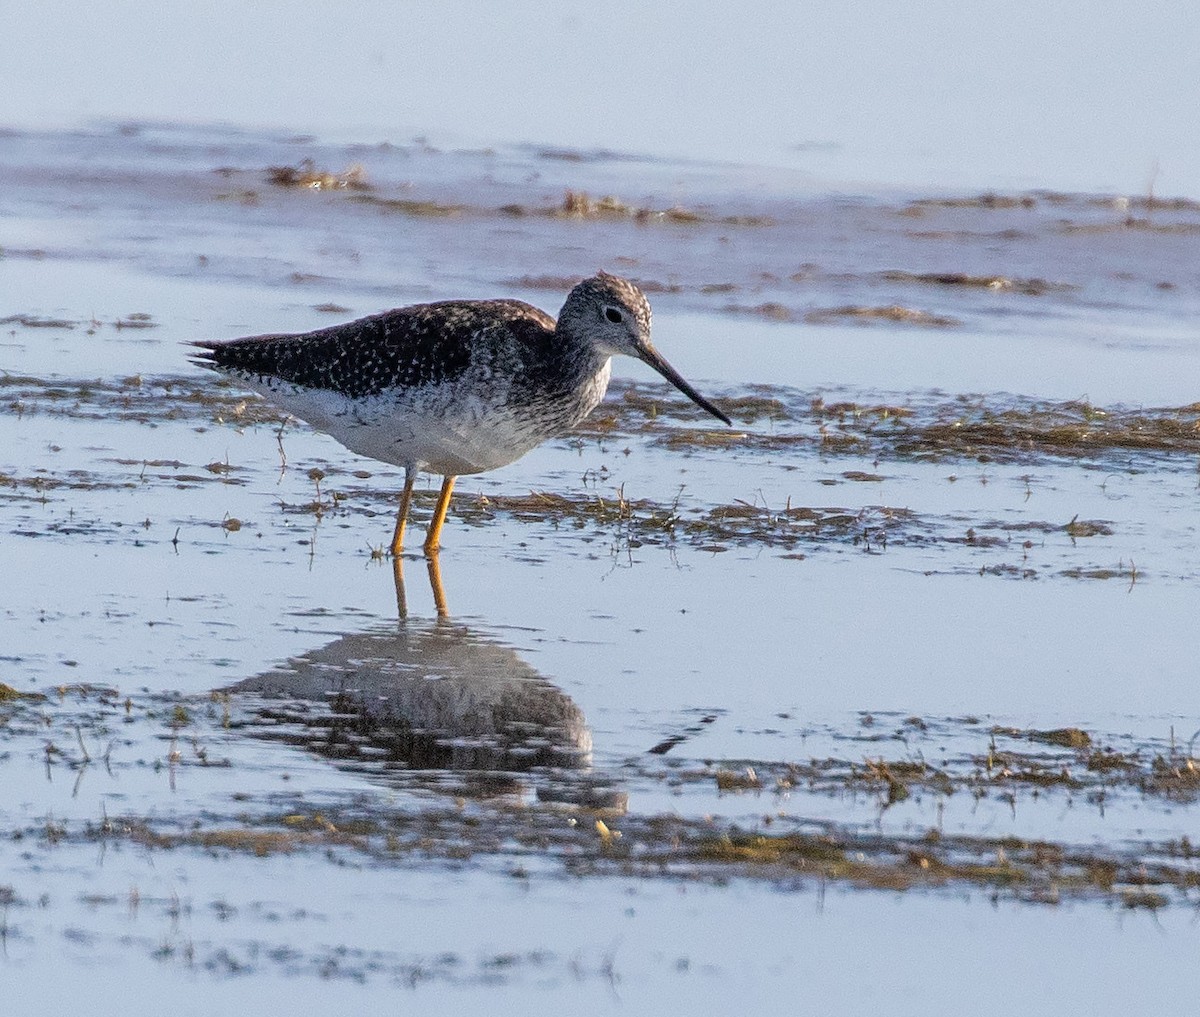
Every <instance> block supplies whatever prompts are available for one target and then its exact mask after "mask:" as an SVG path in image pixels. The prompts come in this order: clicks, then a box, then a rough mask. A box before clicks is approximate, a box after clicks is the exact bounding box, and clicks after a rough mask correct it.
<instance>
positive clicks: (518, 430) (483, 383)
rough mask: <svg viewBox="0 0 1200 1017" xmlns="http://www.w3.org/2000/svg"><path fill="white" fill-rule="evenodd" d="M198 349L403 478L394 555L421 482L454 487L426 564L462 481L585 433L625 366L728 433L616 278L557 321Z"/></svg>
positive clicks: (403, 316) (499, 303)
mask: <svg viewBox="0 0 1200 1017" xmlns="http://www.w3.org/2000/svg"><path fill="white" fill-rule="evenodd" d="M193 345H195V346H198V347H200V348H201V349H202V350H203V352H202V353H199V354H197V355H196V357H195V362H196V363H198V364H201V365H203V366H204V367H211V368H213V369H214V370H218V371H223V372H225V373H227V374H230V375H233V376H234V377H236V378H238V379H239V380H240V381H242V382H244V383H245V384H247V385H248V386H249V387H251V388H253V389H256V390H257V391H259V392H261V393H262V394H263V395H265V396H266V397H267V398H268V399H270V400H271V401H272V402H274V403H276V404H277V405H278V406H280V407H281V408H282V409H284V410H286V411H287V412H288V413H291V414H293V415H295V416H297V417H299V418H300V419H301V420H305V421H307V422H308V423H309V424H311V425H312V426H313V427H315V428H316V429H317V430H320V431H324V432H326V433H327V434H329V435H331V436H332V437H334V438H336V439H337V440H338V441H339V442H341V443H342V444H343V445H345V446H346V448H348V449H350V450H351V451H352V452H357V453H358V454H359V455H364V456H369V457H370V458H372V459H378V460H380V461H381V462H385V463H391V464H392V465H393V466H403V467H404V490H403V492H402V493H401V495H400V511H399V514H398V516H397V518H396V528H395V531H394V532H393V534H392V545H391V550H392V554H393V555H399V554H400V551H401V550H402V548H403V546H404V524H405V521H406V519H407V518H408V508H409V502H410V501H411V499H412V490H413V483H414V482H415V481H416V478H417V472H418V471H419V470H426V471H429V472H433V473H440V474H441V475H442V477H443V480H442V489H441V493H440V495H439V497H438V501H437V507H436V508H435V509H434V513H433V520H432V522H431V523H430V525H429V533H428V535H427V537H426V539H425V547H424V549H425V554H426V555H427V556H429V555H432V554H434V553H435V552H436V551H437V549H438V545H439V539H440V536H441V531H442V524H443V522H444V521H445V518H446V510H447V508H448V507H449V505H450V494H451V491H452V490H453V489H454V479H455V477H457V476H459V475H460V474H464V473H482V472H484V471H485V470H494V469H496V468H497V467H499V466H507V465H508V464H509V463H511V462H515V461H516V460H517V459H520V458H521V456H523V455H524V454H525V453H526V452H528V451H530V450H531V449H533V448H536V447H537V446H538V445H540V444H541V443H542V442H543V441H545V440H546V439H547V438H552V437H554V436H555V435H558V434H561V433H562V432H564V431H566V430H567V429H568V428H570V427H572V426H574V425H575V424H577V423H579V421H581V420H582V419H583V418H584V417H586V416H587V415H588V414H589V413H591V412H592V410H593V409H595V407H596V405H597V403H599V402H600V400H601V399H603V398H604V392H605V390H606V389H607V388H608V379H609V376H610V373H611V370H612V357H613V355H614V354H617V353H623V354H625V355H627V356H631V357H637V359H638V360H641V361H643V362H644V363H646V364H649V365H650V366H651V367H653V368H654V370H656V371H657V372H658V373H659V374H661V375H662V376H663V377H664V378H666V379H667V380H668V381H669V382H671V384H672V385H674V386H675V387H676V388H678V389H679V390H680V391H681V392H683V394H684V395H686V396H687V397H688V398H689V399H691V400H692V401H693V402H695V403H696V404H698V405H699V406H702V407H703V408H704V409H705V410H707V411H708V412H709V413H711V414H712V415H713V416H714V417H717V418H719V419H720V420H723V421H724V422H725V423H726V424H729V423H731V421H730V419H729V418H728V417H727V416H726V415H725V414H724V413H722V412H721V411H720V410H719V409H718V408H717V407H716V406H714V405H713V404H712V403H710V402H709V401H708V400H707V399H705V398H704V397H703V396H702V395H701V394H700V393H699V392H697V391H696V390H695V389H694V388H692V386H691V385H689V384H688V383H687V382H686V381H685V380H684V379H683V377H682V376H681V375H680V374H679V372H678V371H676V370H675V368H673V367H672V366H671V365H670V364H668V363H667V361H666V360H664V359H663V357H662V355H661V354H660V353H659V352H658V350H656V349H655V348H654V345H653V344H652V343H651V341H650V302H649V301H648V300H647V299H646V296H645V294H644V293H642V291H641V290H640V289H638V288H637V286H635V285H634V284H633V283H631V282H629V280H627V279H622V278H620V277H618V276H615V275H609V274H608V273H606V272H601V273H599V274H598V275H595V276H593V277H592V278H590V279H585V280H584V281H583V282H581V283H579V285H578V286H576V287H575V288H574V289H573V290H571V292H570V294H569V295H568V296H567V301H566V303H565V304H563V308H562V311H561V312H560V313H559V316H558V321H557V322H555V320H554V319H553V318H552V317H550V315H548V314H546V313H545V312H544V311H540V310H538V309H537V308H536V307H532V306H531V305H529V304H526V303H524V302H522V301H520V300H445V301H440V302H438V303H433V304H414V305H412V306H411V307H401V308H397V309H396V310H392V311H384V312H383V313H382V314H374V315H371V316H370V317H368V318H360V319H359V320H358V321H352V322H348V323H346V324H344V325H334V326H332V327H331V328H322V329H318V330H317V331H315V332H303V333H299V334H295V335H260V336H250V337H248V338H245V339H230V340H225V341H217V340H212V341H204V342H198V343H194V344H193Z"/></svg>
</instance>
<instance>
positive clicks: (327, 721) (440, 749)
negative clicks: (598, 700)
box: [228, 557, 625, 809]
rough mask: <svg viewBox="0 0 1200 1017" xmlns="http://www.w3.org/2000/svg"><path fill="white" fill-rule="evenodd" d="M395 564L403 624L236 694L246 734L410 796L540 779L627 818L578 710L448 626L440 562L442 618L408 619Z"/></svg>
mask: <svg viewBox="0 0 1200 1017" xmlns="http://www.w3.org/2000/svg"><path fill="white" fill-rule="evenodd" d="M395 564H396V569H395V579H396V598H397V606H398V607H399V609H400V614H401V618H400V620H399V621H398V622H391V623H383V624H380V625H378V626H376V627H374V628H372V629H368V630H367V631H365V632H360V633H352V634H349V635H343V636H341V637H339V638H337V639H335V640H333V641H332V642H331V643H329V644H327V645H325V646H323V647H320V648H318V649H316V650H313V651H312V652H310V653H306V654H304V655H303V656H300V657H296V658H293V659H292V660H289V661H288V662H287V663H286V664H283V665H281V666H280V667H278V668H275V669H273V670H271V671H268V672H265V673H264V674H261V675H257V676H255V677H252V678H248V679H246V680H244V681H242V682H239V683H238V684H237V685H235V686H233V687H232V688H231V689H229V690H228V691H230V692H232V693H234V694H235V695H236V696H238V697H239V698H240V697H241V696H245V697H246V698H245V700H243V702H244V704H245V706H246V708H247V709H248V711H249V714H250V716H249V718H248V719H247V721H246V722H245V726H246V727H248V728H249V729H250V730H251V732H252V733H254V734H256V735H260V736H263V737H266V738H271V739H278V740H282V741H286V742H289V743H291V744H295V745H299V746H302V747H304V748H306V749H308V750H310V751H314V752H317V753H319V754H321V755H323V756H326V757H329V758H331V759H334V760H337V761H338V762H339V765H345V766H350V767H353V768H355V769H359V770H365V771H367V772H372V773H379V774H382V775H384V776H385V777H386V776H389V775H390V776H391V777H392V778H394V779H395V780H396V781H398V782H402V783H406V784H411V783H418V784H421V785H422V786H426V787H434V788H435V789H440V790H446V788H445V786H444V785H445V784H446V781H445V779H444V778H445V777H446V771H453V772H456V773H457V774H458V777H457V778H456V779H455V780H454V781H452V783H454V784H455V785H456V786H455V787H454V789H453V790H454V793H456V794H469V795H478V796H488V795H492V794H496V793H505V794H506V793H512V792H513V791H519V790H520V789H521V776H520V775H522V774H528V773H529V772H530V771H533V770H537V771H538V773H539V778H540V779H539V781H538V794H539V796H540V797H542V798H547V797H549V798H553V799H555V800H565V801H569V802H573V803H575V804H582V805H586V806H589V807H599V808H618V809H623V808H624V806H625V795H624V793H623V792H618V791H615V790H613V789H612V788H611V787H610V786H609V785H608V782H607V780H606V779H605V778H604V776H603V775H601V774H597V773H594V772H592V771H591V769H590V764H591V751H592V734H591V730H590V729H589V728H588V725H587V721H586V718H585V717H584V715H583V711H582V710H580V708H579V706H578V705H577V704H576V703H575V702H574V700H572V699H571V697H570V696H568V695H567V694H566V693H565V692H563V691H562V689H560V688H558V686H556V685H554V684H553V683H552V682H550V681H548V680H547V679H546V678H545V677H544V676H542V675H541V674H540V673H539V672H538V671H536V670H535V669H534V668H533V667H531V666H530V665H529V664H528V663H526V662H525V661H524V660H523V659H522V658H521V657H520V656H519V655H518V653H517V652H516V651H515V650H513V649H512V648H511V647H508V646H505V645H504V644H502V643H500V642H498V641H497V640H495V639H494V638H492V637H490V636H489V635H487V634H486V633H483V632H480V631H473V630H472V629H471V628H470V627H468V626H467V625H464V624H461V623H459V622H452V621H451V620H450V619H449V618H448V617H447V615H446V610H445V597H444V593H443V592H442V588H441V576H440V574H439V573H438V570H437V559H436V557H433V558H431V559H430V561H429V566H428V567H429V573H430V583H431V585H432V586H433V588H434V602H435V605H436V606H437V611H438V617H437V618H436V619H415V618H409V617H407V611H406V609H405V608H406V604H405V593H404V584H403V576H402V573H401V570H400V563H399V559H396V560H395ZM463 785H466V786H465V787H464V786H463Z"/></svg>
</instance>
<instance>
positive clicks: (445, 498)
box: [425, 477, 454, 558]
mask: <svg viewBox="0 0 1200 1017" xmlns="http://www.w3.org/2000/svg"><path fill="white" fill-rule="evenodd" d="M453 490H454V478H453V477H443V478H442V491H441V493H440V494H439V495H438V500H437V508H435V509H434V510H433V520H432V521H431V522H430V523H429V533H428V534H427V535H426V537H425V557H427V558H428V557H429V556H430V555H433V554H437V551H438V548H439V547H440V546H441V543H440V538H441V536H442V523H444V522H445V521H446V510H447V509H448V508H449V507H450V494H451V492H452V491H453Z"/></svg>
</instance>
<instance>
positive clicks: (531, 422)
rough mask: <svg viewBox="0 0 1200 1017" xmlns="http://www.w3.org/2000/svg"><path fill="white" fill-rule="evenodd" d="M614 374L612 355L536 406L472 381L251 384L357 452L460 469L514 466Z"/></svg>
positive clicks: (565, 424)
mask: <svg viewBox="0 0 1200 1017" xmlns="http://www.w3.org/2000/svg"><path fill="white" fill-rule="evenodd" d="M610 374H611V364H610V363H609V362H608V361H606V362H605V363H604V365H603V367H602V368H601V369H600V370H599V371H598V372H597V373H596V374H595V375H593V376H592V377H591V378H589V379H588V380H587V381H586V383H585V384H584V385H582V386H580V387H579V388H578V389H577V390H575V391H574V392H572V393H570V394H569V395H568V396H565V397H563V398H562V399H559V400H554V401H552V402H547V403H546V404H541V403H539V404H538V405H537V406H536V407H535V408H533V409H531V408H529V407H522V406H514V405H509V404H507V403H504V402H501V403H500V405H497V404H496V403H494V402H485V401H483V400H481V399H479V398H478V397H476V396H474V395H473V394H472V392H471V391H470V387H469V386H464V385H453V384H447V385H441V386H436V387H431V388H422V389H418V390H415V391H410V392H388V393H384V394H382V395H378V396H370V397H367V398H365V399H349V398H347V397H346V396H343V395H340V394H339V393H337V392H332V391H329V390H327V389H313V388H300V387H298V386H294V385H290V384H287V383H281V382H273V383H272V382H254V381H250V382H249V384H251V386H252V387H253V388H255V389H257V390H258V391H259V392H261V393H262V394H263V395H265V396H266V397H267V398H268V399H270V400H271V401H272V402H273V403H275V404H276V405H278V406H280V407H282V408H283V409H285V410H287V412H289V413H291V414H293V415H294V416H296V417H299V418H300V419H301V420H303V421H305V422H306V423H308V424H311V425H312V426H313V427H314V428H316V429H317V430H318V431H324V432H325V433H326V434H328V435H330V436H331V437H333V438H336V439H337V440H338V441H339V442H341V444H343V445H345V446H346V448H348V449H350V451H352V452H357V453H358V454H359V455H362V456H367V457H368V458H371V459H377V460H379V461H380V462H384V463H391V464H392V465H393V466H403V467H405V468H409V469H421V470H428V471H430V472H433V473H440V474H443V475H445V476H458V475H460V474H470V473H482V472H484V471H485V470H494V469H497V468H498V467H501V466H507V465H508V464H509V463H512V462H516V460H518V459H520V458H521V456H523V455H525V453H526V452H529V451H530V450H531V449H534V448H536V447H537V446H538V445H540V444H541V443H542V442H544V441H546V440H547V439H549V438H552V437H554V436H556V435H559V434H562V433H563V432H564V431H566V430H568V429H569V428H571V427H573V426H574V425H575V424H577V423H579V421H581V420H582V419H583V418H584V417H586V416H587V415H588V414H589V413H591V411H592V410H593V409H594V408H595V407H596V405H597V404H598V403H599V402H600V400H601V399H603V398H604V393H605V391H606V390H607V389H608V380H609V377H610Z"/></svg>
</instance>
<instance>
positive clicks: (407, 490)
mask: <svg viewBox="0 0 1200 1017" xmlns="http://www.w3.org/2000/svg"><path fill="white" fill-rule="evenodd" d="M416 480H417V471H416V470H405V471H404V490H403V491H401V492H400V512H399V514H398V515H397V516H396V529H395V530H394V531H393V532H392V557H393V558H398V557H399V556H400V552H401V551H403V550H404V524H405V523H406V522H407V521H408V506H409V503H410V502H411V501H412V492H413V484H414V483H416Z"/></svg>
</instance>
